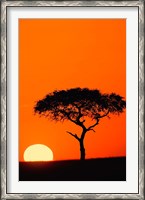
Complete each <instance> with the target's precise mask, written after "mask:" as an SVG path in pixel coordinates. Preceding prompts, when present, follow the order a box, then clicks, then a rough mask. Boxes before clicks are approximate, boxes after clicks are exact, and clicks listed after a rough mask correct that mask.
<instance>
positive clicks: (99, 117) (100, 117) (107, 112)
mask: <svg viewBox="0 0 145 200" xmlns="http://www.w3.org/2000/svg"><path fill="white" fill-rule="evenodd" d="M108 114H109V110H108V111H107V112H106V113H105V114H104V115H102V116H99V117H97V118H103V117H106V116H107V115H108Z"/></svg>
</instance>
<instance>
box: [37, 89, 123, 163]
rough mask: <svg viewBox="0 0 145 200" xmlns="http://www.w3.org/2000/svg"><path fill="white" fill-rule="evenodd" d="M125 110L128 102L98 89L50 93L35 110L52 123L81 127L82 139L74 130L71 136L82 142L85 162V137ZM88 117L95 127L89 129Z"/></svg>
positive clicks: (81, 155) (81, 157) (81, 154)
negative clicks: (104, 121) (106, 120)
mask: <svg viewBox="0 0 145 200" xmlns="http://www.w3.org/2000/svg"><path fill="white" fill-rule="evenodd" d="M125 107H126V102H125V100H123V97H121V96H120V95H118V94H115V93H111V94H101V93H100V91H99V90H97V89H95V90H90V89H88V88H83V89H81V88H72V89H68V90H60V91H54V92H53V93H49V94H48V95H46V97H45V98H44V99H42V100H39V101H38V102H37V103H36V105H35V107H34V111H35V113H38V114H40V115H44V116H45V117H48V118H49V119H51V120H54V121H65V120H69V121H71V122H72V123H74V124H76V125H77V126H79V127H81V129H82V132H81V135H80V136H79V135H78V134H76V133H72V132H70V131H67V133H68V134H70V135H71V136H72V137H74V138H75V139H76V140H77V141H78V142H79V145H80V159H81V160H85V147H84V138H85V135H86V133H87V132H89V131H94V132H95V130H94V128H95V126H97V125H98V124H99V121H100V119H102V118H104V117H107V116H108V117H110V114H111V113H112V114H120V113H122V112H123V111H124V109H125ZM88 117H89V118H91V119H92V124H90V125H89V126H86V123H85V121H86V120H87V118H88Z"/></svg>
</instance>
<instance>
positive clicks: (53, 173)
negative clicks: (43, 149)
mask: <svg viewBox="0 0 145 200" xmlns="http://www.w3.org/2000/svg"><path fill="white" fill-rule="evenodd" d="M125 180H126V157H120V158H101V159H87V160H85V161H83V162H82V161H80V160H66V161H50V162H20V163H19V181H125Z"/></svg>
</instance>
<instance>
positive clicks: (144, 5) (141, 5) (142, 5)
mask: <svg viewBox="0 0 145 200" xmlns="http://www.w3.org/2000/svg"><path fill="white" fill-rule="evenodd" d="M0 5H1V42H0V43H1V71H0V72H1V108H0V109H1V145H0V147H1V173H0V177H1V189H0V193H1V199H3V200H4V199H140V200H144V197H145V194H144V111H145V107H144V50H145V47H144V28H145V27H144V11H145V2H144V1H143V0H136V1H132V0H130V1H125V0H124V1H118V0H116V1H110V0H108V1H73V0H72V1H59V0H58V1H47V0H46V1H45V0H44V1H39V0H38V1H37V0H35V1H19V0H16V1H12V0H9V1H7V0H2V1H1V2H0ZM70 6H72V7H79V6H80V7H138V15H139V22H138V25H139V28H138V33H139V37H138V62H139V63H138V71H139V77H138V81H139V88H138V89H139V97H138V102H139V105H138V111H139V116H138V120H139V130H138V131H139V136H138V141H139V146H138V149H139V162H138V163H139V172H138V173H139V183H138V193H133V194H106V193H104V194H99V193H97V194H94V193H93V194H89V193H85V194H78V193H77V194H76V193H74V194H65V193H61V194H58V193H57V194H50V193H49V194H46V193H45V194H36V193H34V194H30V193H29V194H18V193H15V194H14V193H7V170H6V166H7V125H6V124H7V123H6V122H7V7H70Z"/></svg>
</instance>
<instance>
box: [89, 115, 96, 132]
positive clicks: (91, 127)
mask: <svg viewBox="0 0 145 200" xmlns="http://www.w3.org/2000/svg"><path fill="white" fill-rule="evenodd" d="M96 120H97V121H96V123H95V124H93V125H92V126H90V127H89V128H87V131H90V130H93V131H94V129H93V128H94V127H95V126H96V125H97V124H98V123H99V119H98V118H97V119H96ZM94 132H95V131H94Z"/></svg>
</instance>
